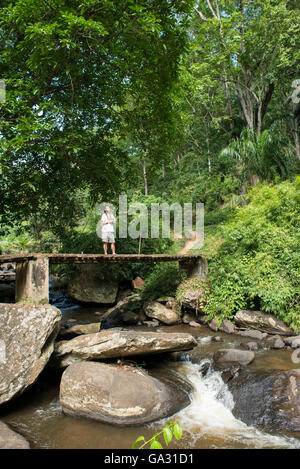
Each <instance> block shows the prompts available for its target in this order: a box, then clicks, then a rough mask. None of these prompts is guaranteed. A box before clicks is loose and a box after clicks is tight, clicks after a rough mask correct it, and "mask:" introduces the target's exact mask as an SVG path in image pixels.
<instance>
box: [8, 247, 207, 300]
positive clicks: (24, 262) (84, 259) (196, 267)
mask: <svg viewBox="0 0 300 469" xmlns="http://www.w3.org/2000/svg"><path fill="white" fill-rule="evenodd" d="M8 262H13V263H15V264H16V292H15V297H16V301H17V302H22V301H28V302H34V303H36V302H38V303H48V302H49V264H118V263H119V264H124V263H134V262H135V263H137V262H152V263H154V262H179V266H180V269H182V270H184V271H185V272H186V274H187V276H188V277H195V276H197V277H202V278H205V277H206V275H207V260H206V258H205V257H203V256H201V255H198V254H192V255H191V254H185V255H172V254H140V255H139V254H116V255H112V254H108V255H104V254H60V253H58V254H56V253H55V254H35V253H32V254H5V255H0V265H1V264H4V263H8Z"/></svg>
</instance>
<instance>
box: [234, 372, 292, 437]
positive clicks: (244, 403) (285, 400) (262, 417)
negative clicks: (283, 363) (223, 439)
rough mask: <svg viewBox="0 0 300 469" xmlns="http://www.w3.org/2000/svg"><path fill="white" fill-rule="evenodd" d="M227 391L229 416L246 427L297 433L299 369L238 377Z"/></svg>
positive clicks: (254, 373) (255, 373)
mask: <svg viewBox="0 0 300 469" xmlns="http://www.w3.org/2000/svg"><path fill="white" fill-rule="evenodd" d="M230 390H231V392H232V395H233V399H234V402H235V405H234V409H233V414H234V415H235V416H236V417H237V418H239V419H241V420H242V421H243V422H245V423H246V424H247V425H262V426H264V427H267V428H269V429H271V430H274V431H278V430H280V431H281V430H283V431H293V432H300V369H296V370H288V371H271V372H269V373H268V374H267V375H266V372H264V373H261V372H253V373H247V375H246V374H241V375H240V376H239V377H238V378H236V379H235V380H234V381H232V382H231V387H230Z"/></svg>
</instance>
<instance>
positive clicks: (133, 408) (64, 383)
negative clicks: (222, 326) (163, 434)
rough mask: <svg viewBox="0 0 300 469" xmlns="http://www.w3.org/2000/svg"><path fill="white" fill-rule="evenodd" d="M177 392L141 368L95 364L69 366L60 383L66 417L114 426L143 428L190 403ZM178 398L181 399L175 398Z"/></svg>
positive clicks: (61, 399) (85, 363)
mask: <svg viewBox="0 0 300 469" xmlns="http://www.w3.org/2000/svg"><path fill="white" fill-rule="evenodd" d="M182 394H183V392H182V388H181V389H180V392H177V393H176V391H174V388H172V387H170V386H168V385H166V384H165V383H163V382H161V381H159V380H158V379H156V378H154V377H152V376H149V374H148V373H146V371H144V370H142V369H140V368H133V367H128V366H116V365H108V364H103V363H95V362H81V363H77V364H74V365H71V366H69V367H68V368H67V369H66V370H65V371H64V373H63V375H62V379H61V384H60V402H61V405H62V410H63V412H64V413H65V414H68V415H71V416H75V417H85V418H91V419H94V420H97V421H100V422H105V423H109V424H113V425H121V426H128V425H142V424H146V423H149V422H153V421H155V420H159V419H161V418H165V417H167V416H169V415H172V414H174V413H175V412H177V411H178V410H180V408H182V407H185V406H186V405H188V404H189V402H190V401H189V399H188V395H187V394H186V395H185V396H184V397H185V399H182ZM178 395H180V399H178Z"/></svg>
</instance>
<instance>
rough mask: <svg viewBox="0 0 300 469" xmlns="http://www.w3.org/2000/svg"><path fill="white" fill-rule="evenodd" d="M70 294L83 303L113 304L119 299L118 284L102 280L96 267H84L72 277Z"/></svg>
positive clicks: (69, 288) (69, 286) (69, 287)
mask: <svg viewBox="0 0 300 469" xmlns="http://www.w3.org/2000/svg"><path fill="white" fill-rule="evenodd" d="M68 293H69V295H70V296H71V297H72V298H74V299H75V300H77V301H80V302H83V303H102V304H112V303H115V301H116V298H117V293H118V283H117V282H114V281H112V280H103V279H100V278H99V274H98V273H97V270H96V269H95V266H93V265H84V266H81V268H80V270H77V271H76V272H74V274H73V275H72V276H71V279H70V282H69V285H68Z"/></svg>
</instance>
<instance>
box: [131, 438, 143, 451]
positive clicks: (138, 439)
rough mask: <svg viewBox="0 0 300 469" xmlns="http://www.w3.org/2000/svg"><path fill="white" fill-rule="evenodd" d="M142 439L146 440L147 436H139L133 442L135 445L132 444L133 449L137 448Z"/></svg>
mask: <svg viewBox="0 0 300 469" xmlns="http://www.w3.org/2000/svg"><path fill="white" fill-rule="evenodd" d="M140 441H145V438H144V437H143V436H139V437H138V438H137V439H136V440H135V442H134V443H133V445H132V446H131V449H135V448H136V445H137V444H138V443H139V442H140Z"/></svg>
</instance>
